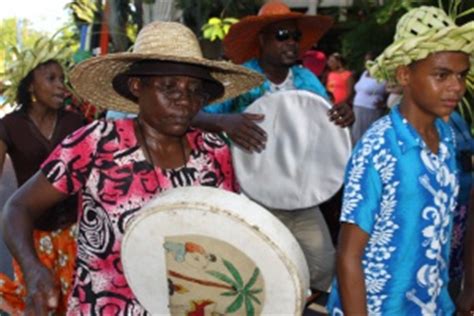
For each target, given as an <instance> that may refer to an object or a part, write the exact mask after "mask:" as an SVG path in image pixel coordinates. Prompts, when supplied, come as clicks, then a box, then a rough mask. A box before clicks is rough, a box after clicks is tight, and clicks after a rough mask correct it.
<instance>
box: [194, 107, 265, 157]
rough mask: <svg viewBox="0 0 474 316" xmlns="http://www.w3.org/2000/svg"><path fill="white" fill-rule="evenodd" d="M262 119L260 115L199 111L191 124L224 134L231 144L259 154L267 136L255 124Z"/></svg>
mask: <svg viewBox="0 0 474 316" xmlns="http://www.w3.org/2000/svg"><path fill="white" fill-rule="evenodd" d="M263 118H264V116H263V115H261V114H252V113H224V114H211V113H206V112H203V111H200V112H199V113H198V114H197V115H196V116H195V117H194V119H193V123H192V124H193V126H195V127H198V128H200V129H202V130H205V131H208V132H214V133H218V132H225V133H226V134H227V135H228V136H229V138H230V139H231V140H232V141H233V142H235V143H236V144H237V145H239V146H241V147H243V148H244V149H246V150H248V151H257V152H261V151H262V150H263V149H264V148H265V143H266V141H267V134H266V133H265V131H264V130H263V129H262V128H260V127H259V126H258V125H257V124H256V123H255V122H259V121H261V120H263Z"/></svg>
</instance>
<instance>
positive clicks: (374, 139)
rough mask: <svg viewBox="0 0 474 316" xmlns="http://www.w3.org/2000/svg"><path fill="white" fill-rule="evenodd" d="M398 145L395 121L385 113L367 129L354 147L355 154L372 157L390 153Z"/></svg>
mask: <svg viewBox="0 0 474 316" xmlns="http://www.w3.org/2000/svg"><path fill="white" fill-rule="evenodd" d="M394 146H396V139H395V135H394V132H393V123H392V120H391V119H390V116H389V115H385V116H383V117H382V118H380V119H379V120H377V121H376V122H375V123H373V124H372V126H371V127H370V128H369V129H368V130H367V132H366V133H365V134H364V135H363V136H362V138H361V139H360V140H359V142H358V143H357V145H356V147H355V148H354V151H353V155H354V156H363V157H365V158H370V157H374V156H376V155H378V154H379V153H388V152H389V151H392V150H393V149H394Z"/></svg>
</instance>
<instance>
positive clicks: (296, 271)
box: [122, 187, 309, 315]
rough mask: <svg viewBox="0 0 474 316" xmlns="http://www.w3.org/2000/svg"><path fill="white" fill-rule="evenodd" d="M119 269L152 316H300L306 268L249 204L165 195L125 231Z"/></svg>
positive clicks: (230, 197)
mask: <svg viewBox="0 0 474 316" xmlns="http://www.w3.org/2000/svg"><path fill="white" fill-rule="evenodd" d="M122 265H123V268H124V273H125V276H126V278H127V281H128V284H129V285H130V287H131V289H132V291H133V293H134V294H135V295H136V297H137V299H138V301H139V302H140V303H141V304H142V305H143V306H144V307H145V308H146V309H147V310H148V311H149V312H150V313H151V314H154V315H169V314H171V315H190V314H191V313H193V312H194V314H193V315H198V314H199V315H224V314H225V315H228V314H229V315H230V314H232V315H234V314H235V315H301V313H302V309H303V307H304V299H305V294H306V291H307V289H308V287H309V271H308V267H307V264H306V261H305V258H304V255H303V252H302V251H301V248H300V247H299V245H298V242H297V241H296V240H295V238H294V237H293V235H292V234H291V233H290V231H289V230H288V229H287V228H286V227H285V226H284V225H283V224H282V223H281V222H280V221H278V219H276V218H275V217H273V215H271V214H270V213H269V212H268V211H267V210H265V209H264V208H263V207H261V206H259V205H257V204H256V203H254V202H252V201H250V200H249V199H248V198H246V197H244V196H242V195H237V194H234V193H230V192H227V191H222V190H218V189H214V188H208V187H188V188H179V189H173V190H169V191H166V192H164V193H163V194H161V195H160V196H158V197H157V198H155V199H154V200H152V201H151V202H150V203H149V204H147V205H146V206H145V207H144V208H143V209H142V210H141V211H140V214H139V215H137V217H136V218H135V219H134V220H133V221H132V222H131V224H130V225H128V226H127V228H126V232H125V236H124V239H123V243H122Z"/></svg>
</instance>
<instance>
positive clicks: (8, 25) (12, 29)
mask: <svg viewBox="0 0 474 316" xmlns="http://www.w3.org/2000/svg"><path fill="white" fill-rule="evenodd" d="M19 25H21V30H18V26H19ZM42 35H43V33H41V32H38V31H35V30H34V29H33V28H32V27H31V22H30V21H29V20H27V19H22V20H21V22H19V21H18V19H17V18H7V19H4V20H2V21H0V74H3V73H4V72H5V65H6V63H9V62H11V57H12V54H11V53H10V50H11V49H12V47H17V46H18V45H19V43H18V40H19V39H20V41H21V44H22V45H24V46H26V47H28V46H31V45H33V43H35V42H36V41H37V40H38V38H40V37H41V36H42Z"/></svg>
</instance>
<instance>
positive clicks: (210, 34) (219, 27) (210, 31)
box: [201, 18, 239, 42]
mask: <svg viewBox="0 0 474 316" xmlns="http://www.w3.org/2000/svg"><path fill="white" fill-rule="evenodd" d="M238 21H239V20H238V19H236V18H224V19H221V18H210V19H209V21H208V22H207V23H206V24H204V25H203V27H202V28H201V30H202V32H203V36H204V38H205V39H208V40H210V41H211V42H213V41H215V40H217V39H219V40H222V39H224V37H225V36H226V34H227V33H228V32H229V29H230V27H231V26H232V24H234V23H236V22H238Z"/></svg>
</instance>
